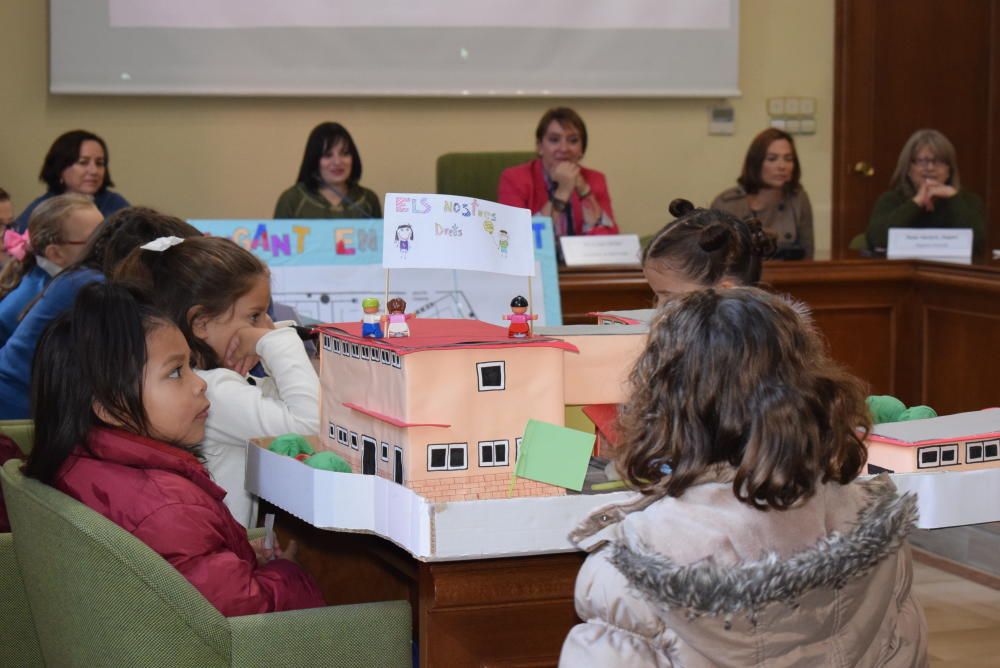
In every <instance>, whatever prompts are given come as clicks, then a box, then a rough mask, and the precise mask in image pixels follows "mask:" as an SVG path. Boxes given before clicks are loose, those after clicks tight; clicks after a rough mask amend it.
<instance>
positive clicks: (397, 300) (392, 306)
mask: <svg viewBox="0 0 1000 668" xmlns="http://www.w3.org/2000/svg"><path fill="white" fill-rule="evenodd" d="M385 310H386V311H388V312H389V313H392V312H393V311H399V312H400V313H402V312H404V311H405V310H406V300H405V299H403V298H402V297H393V298H392V299H390V300H389V302H388V303H387V304H386V305H385Z"/></svg>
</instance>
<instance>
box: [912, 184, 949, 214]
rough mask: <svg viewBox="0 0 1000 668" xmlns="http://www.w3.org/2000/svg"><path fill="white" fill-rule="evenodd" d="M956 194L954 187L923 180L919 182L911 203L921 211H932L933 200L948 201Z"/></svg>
mask: <svg viewBox="0 0 1000 668" xmlns="http://www.w3.org/2000/svg"><path fill="white" fill-rule="evenodd" d="M957 194H958V190H957V189H956V188H955V187H954V186H949V185H948V184H946V183H941V182H940V181H935V180H934V179H925V180H924V181H923V182H921V184H920V189H919V190H917V194H916V195H914V196H913V202H914V203H915V204H916V205H917V206H919V207H920V208H921V209H924V210H926V211H933V210H934V200H935V198H942V199H948V198H950V197H954V196H955V195H957Z"/></svg>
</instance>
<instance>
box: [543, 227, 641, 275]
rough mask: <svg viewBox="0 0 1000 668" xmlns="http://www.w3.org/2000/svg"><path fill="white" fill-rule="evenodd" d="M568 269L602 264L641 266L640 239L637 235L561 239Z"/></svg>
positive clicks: (603, 235)
mask: <svg viewBox="0 0 1000 668" xmlns="http://www.w3.org/2000/svg"><path fill="white" fill-rule="evenodd" d="M559 244H560V245H561V246H562V252H563V258H565V260H566V266H567V267H584V266H593V265H602V264H627V265H635V266H639V237H638V235H635V234H598V235H594V236H583V237H559Z"/></svg>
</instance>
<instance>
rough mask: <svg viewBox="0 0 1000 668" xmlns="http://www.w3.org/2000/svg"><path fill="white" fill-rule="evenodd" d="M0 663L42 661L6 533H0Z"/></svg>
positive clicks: (38, 663)
mask: <svg viewBox="0 0 1000 668" xmlns="http://www.w3.org/2000/svg"><path fill="white" fill-rule="evenodd" d="M0 665H4V666H44V665H45V663H44V662H43V661H42V648H41V647H39V646H38V638H37V637H36V636H35V625H34V623H33V622H32V618H31V607H30V606H29V605H28V597H27V595H26V594H25V591H24V582H23V581H22V579H21V571H20V569H19V568H18V566H17V557H16V556H15V554H14V535H13V534H10V533H0Z"/></svg>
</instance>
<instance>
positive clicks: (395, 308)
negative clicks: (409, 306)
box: [382, 297, 413, 336]
mask: <svg viewBox="0 0 1000 668" xmlns="http://www.w3.org/2000/svg"><path fill="white" fill-rule="evenodd" d="M385 309H386V311H388V313H387V314H386V315H383V316H382V325H383V326H385V328H386V335H387V336H409V335H410V326H409V325H407V324H406V321H407V320H409V319H410V318H412V317H413V314H412V313H406V312H405V311H406V300H405V299H402V298H400V297H393V298H392V299H390V300H389V301H388V302H387V303H386V305H385ZM387 323H388V325H387V326H386V324H387Z"/></svg>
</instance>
